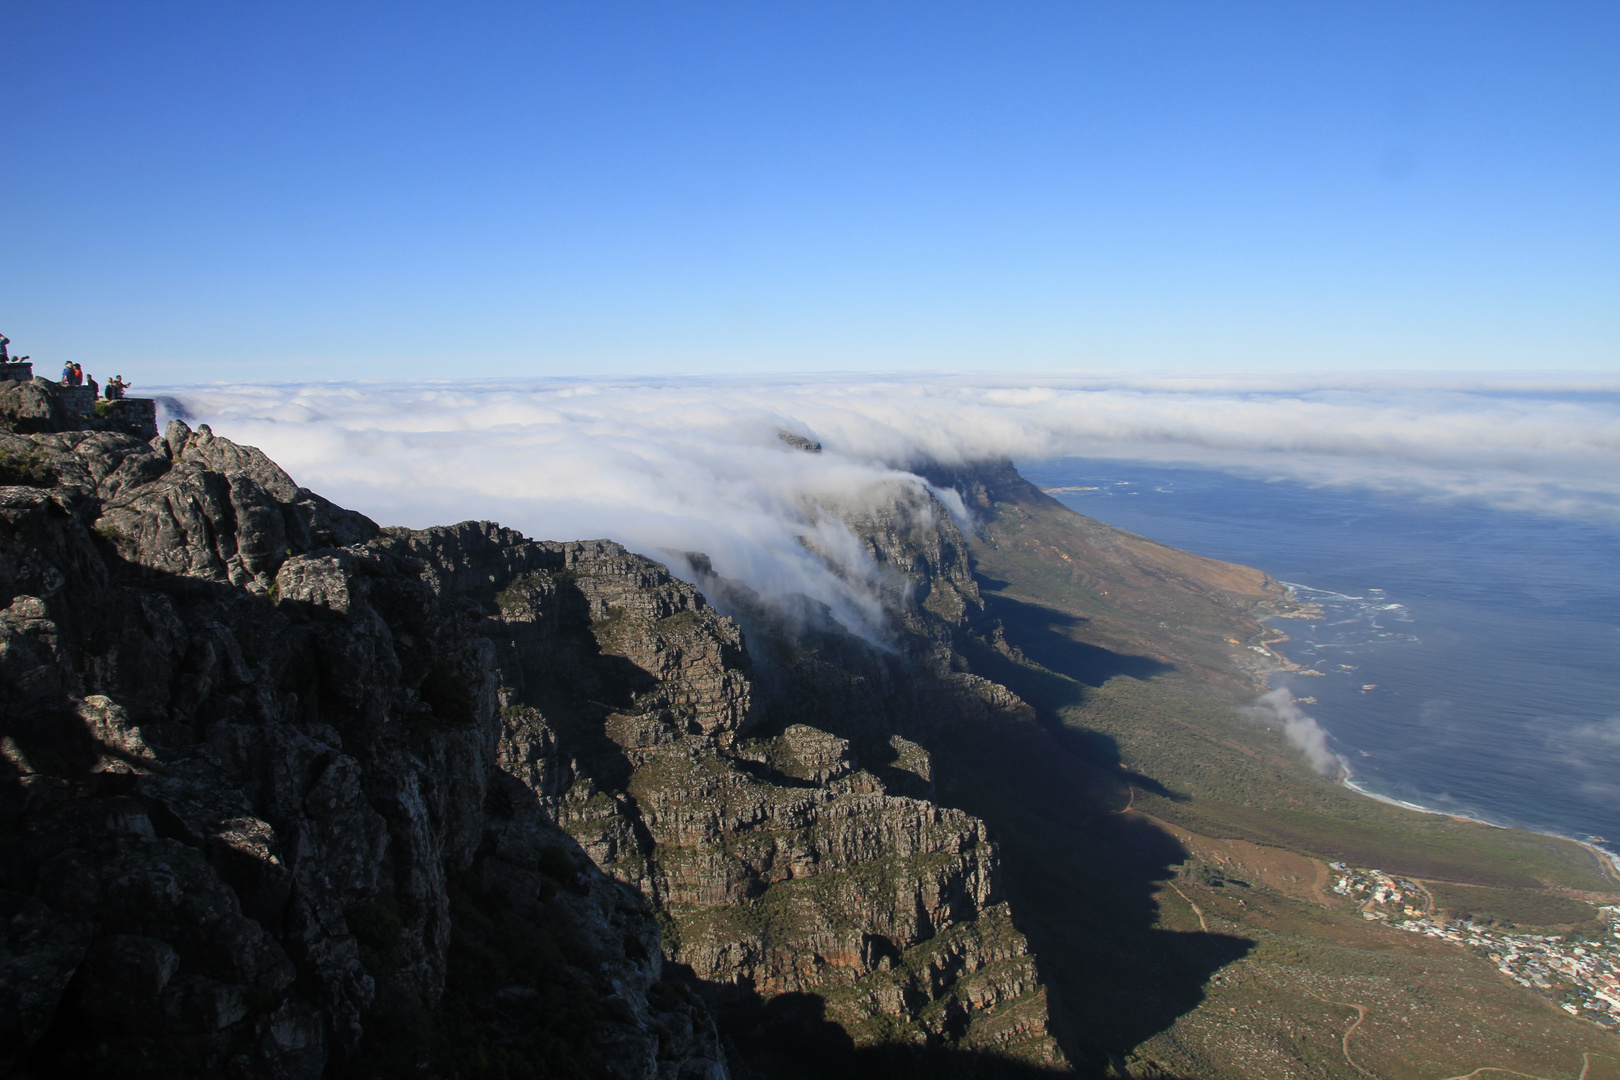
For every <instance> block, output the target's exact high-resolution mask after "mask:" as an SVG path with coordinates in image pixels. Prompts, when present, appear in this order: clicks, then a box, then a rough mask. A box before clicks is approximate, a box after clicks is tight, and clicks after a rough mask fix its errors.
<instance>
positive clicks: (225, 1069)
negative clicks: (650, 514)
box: [0, 384, 1061, 1078]
mask: <svg viewBox="0 0 1620 1080" xmlns="http://www.w3.org/2000/svg"><path fill="white" fill-rule="evenodd" d="M47 385H48V384H47ZM41 393H42V394H45V396H46V397H48V392H46V391H42V392H41ZM36 396H37V395H36ZM30 400H32V399H30ZM30 409H32V411H33V412H36V413H37V412H40V411H41V410H43V411H44V413H45V414H47V415H46V421H49V415H48V414H49V409H48V401H47V402H46V403H45V404H44V405H39V404H38V403H37V402H36V403H35V404H34V405H32V406H30ZM9 426H11V427H12V428H13V432H14V433H12V434H0V463H3V464H4V465H5V468H6V474H5V475H4V476H0V481H4V482H5V483H8V484H10V485H12V486H8V487H0V609H3V610H0V694H3V697H0V829H3V832H0V905H3V907H4V909H5V913H6V917H7V930H6V933H7V941H6V948H5V950H4V954H3V957H0V1024H3V1025H5V1028H6V1030H5V1032H4V1034H5V1038H4V1040H3V1042H0V1074H7V1073H8V1074H11V1075H18V1076H54V1075H87V1076H96V1075H107V1076H110V1075H118V1076H130V1075H152V1076H182V1075H195V1076H204V1075H223V1074H225V1073H230V1074H232V1075H251V1076H264V1077H293V1076H310V1077H313V1076H319V1075H323V1074H328V1075H335V1076H344V1075H353V1076H395V1075H464V1076H523V1075H535V1076H540V1075H595V1076H611V1077H647V1078H651V1077H669V1078H675V1077H681V1078H695V1077H719V1076H724V1075H727V1071H728V1062H727V1054H726V1050H725V1049H724V1047H725V1046H726V1045H728V1044H729V1045H730V1046H731V1048H732V1055H731V1060H730V1063H729V1065H730V1069H731V1071H732V1073H734V1074H736V1075H750V1074H760V1073H761V1072H764V1073H768V1074H780V1073H785V1072H787V1071H791V1070H789V1069H787V1068H786V1067H785V1066H782V1067H779V1066H781V1065H782V1063H781V1062H780V1060H779V1057H780V1054H781V1052H782V1048H783V1047H785V1046H793V1045H797V1044H795V1043H794V1042H793V1037H794V1033H795V1032H798V1033H799V1034H803V1033H804V1032H805V1031H807V1030H812V1029H813V1030H812V1033H820V1034H821V1035H823V1036H824V1035H827V1033H829V1032H830V1033H831V1039H830V1042H829V1041H828V1039H826V1038H823V1039H822V1040H821V1043H820V1044H818V1045H820V1046H821V1051H824V1052H825V1053H826V1054H830V1055H832V1056H831V1057H828V1058H826V1060H828V1061H834V1060H840V1061H842V1060H850V1055H851V1054H858V1053H859V1052H860V1051H861V1048H862V1047H869V1046H891V1047H892V1046H897V1045H898V1046H912V1047H916V1048H919V1049H927V1048H934V1049H938V1048H942V1047H959V1048H964V1049H977V1050H980V1051H982V1052H984V1053H985V1054H986V1055H988V1056H986V1057H985V1059H984V1060H986V1061H1009V1062H1010V1061H1023V1062H1029V1063H1040V1064H1047V1065H1057V1064H1060V1063H1061V1055H1060V1054H1059V1053H1058V1051H1057V1049H1056V1045H1055V1043H1054V1042H1053V1040H1052V1038H1051V1036H1050V1034H1049V1033H1048V1030H1047V1025H1048V1020H1047V1007H1046V1001H1045V992H1044V990H1043V989H1042V987H1041V984H1040V982H1039V980H1038V978H1037V973H1036V970H1035V965H1034V961H1033V959H1032V957H1031V956H1030V954H1029V950H1028V948H1027V945H1026V943H1025V941H1024V938H1023V936H1022V935H1021V934H1020V933H1019V931H1018V930H1017V929H1016V928H1015V926H1014V924H1013V918H1012V912H1011V911H1010V909H1009V904H1008V900H1007V898H1006V896H1005V895H1004V894H1003V890H1002V887H1001V885H1000V881H999V872H998V865H997V856H996V851H995V847H994V844H993V843H992V840H991V838H990V837H988V836H987V835H986V831H985V827H984V825H983V824H982V823H981V822H980V821H978V820H977V819H975V818H973V817H972V816H970V815H969V814H967V813H964V812H963V811H962V810H960V809H953V808H952V807H951V806H950V805H949V802H950V800H949V799H947V798H941V797H940V796H941V793H940V792H939V791H938V790H936V788H937V778H936V775H935V766H934V763H933V761H932V760H931V757H930V751H929V749H928V745H929V740H930V737H931V733H934V732H938V731H940V730H945V729H948V728H950V727H952V726H953V725H962V724H980V725H994V724H998V723H1004V724H1018V723H1027V722H1029V721H1028V716H1027V713H1028V710H1027V708H1025V707H1024V706H1023V705H1022V703H1021V702H1019V701H1018V700H1017V699H1016V698H1014V697H1013V696H1012V695H1011V694H1009V693H1008V692H1006V691H1005V690H1003V689H1001V688H1000V687H997V686H995V684H993V683H988V682H986V681H985V680H982V679H979V678H977V677H975V676H972V675H968V674H965V673H963V672H962V671H960V670H958V669H959V668H961V667H962V664H961V663H960V662H959V660H958V659H957V658H956V653H955V652H954V645H955V643H957V642H958V641H959V640H960V639H961V638H962V636H963V635H969V634H982V633H993V628H992V630H991V631H986V630H985V628H984V627H983V626H982V625H980V624H979V623H978V622H976V619H978V618H979V613H980V612H982V604H981V603H980V602H979V600H978V596H977V592H976V590H975V589H974V587H973V581H972V577H971V575H970V574H969V573H968V569H967V563H966V555H965V545H964V544H963V542H962V538H961V536H960V534H959V533H958V532H957V531H956V526H955V525H954V524H953V522H952V521H951V519H950V516H949V514H948V513H946V512H945V511H944V508H943V507H942V506H940V505H939V504H938V503H937V501H936V500H933V499H932V498H931V496H928V495H927V494H926V492H925V490H924V489H922V488H920V487H916V488H912V487H902V488H897V489H896V490H894V491H890V492H879V493H874V494H873V497H872V498H871V499H870V500H869V501H868V502H867V503H866V504H864V505H863V506H861V507H826V508H824V511H825V512H827V513H833V514H838V515H840V516H842V517H843V518H844V520H846V521H847V522H849V523H850V524H851V526H852V528H853V529H854V531H855V533H856V535H857V536H859V537H860V538H861V540H862V542H863V543H865V544H866V545H867V546H868V550H869V551H870V553H871V555H872V556H873V557H874V559H876V560H877V561H878V562H879V564H880V565H881V566H883V567H885V568H886V571H885V572H886V573H888V574H889V577H888V578H887V579H886V581H887V585H886V587H885V589H884V600H885V603H886V605H887V609H888V611H889V614H890V616H891V618H890V623H891V627H892V634H891V637H889V638H888V639H886V640H882V641H866V640H863V639H860V638H856V637H854V636H853V635H851V634H849V633H848V632H847V631H844V630H843V629H842V628H841V627H839V626H838V625H837V624H836V623H833V622H831V620H829V619H826V618H825V616H824V615H819V616H818V615H817V613H815V612H802V613H799V614H798V615H795V616H794V617H792V618H789V617H787V616H785V615H783V614H782V613H781V612H780V611H775V610H767V609H766V608H765V607H764V606H762V605H760V604H758V603H757V601H755V600H754V599H753V598H752V597H751V596H749V595H748V594H747V592H746V590H743V589H741V588H739V587H737V586H736V585H734V584H732V583H728V582H725V581H723V580H721V579H718V578H715V577H714V576H713V575H712V573H711V572H710V571H709V569H708V567H707V563H706V561H705V560H703V559H702V558H701V557H697V556H694V557H692V558H691V565H690V566H689V567H683V568H682V571H683V574H684V575H685V576H687V577H690V578H693V579H694V580H697V581H698V582H699V583H700V584H701V585H702V586H703V587H704V589H705V591H707V592H709V593H711V594H712V595H714V596H715V597H716V598H717V599H720V600H721V601H722V602H723V604H724V606H725V608H726V610H727V611H728V612H731V613H732V614H733V615H735V616H736V617H735V618H732V617H728V616H723V615H721V614H719V613H718V612H717V611H716V610H715V609H714V608H713V607H712V606H711V605H710V604H709V603H708V602H707V601H706V600H705V597H704V595H702V594H701V593H700V592H699V591H698V590H697V589H696V588H694V587H693V586H692V585H690V584H687V583H686V582H684V581H681V580H677V579H676V578H675V577H674V576H672V575H671V574H670V573H669V572H668V571H667V570H666V569H665V568H664V567H662V566H660V565H658V564H656V563H654V562H651V561H649V560H647V559H644V558H641V557H639V556H636V555H633V554H630V553H628V552H626V551H625V550H623V549H622V548H620V547H618V546H617V545H614V544H611V543H606V542H601V541H596V542H585V543H569V544H559V543H545V542H537V541H533V540H529V539H527V538H525V537H523V536H520V535H518V534H517V533H514V532H512V531H510V530H506V529H501V528H499V527H497V526H494V525H489V524H473V523H464V524H462V525H458V526H454V527H450V528H441V529H432V530H426V531H420V532H413V531H408V530H400V529H381V528H379V527H377V526H376V525H375V524H374V523H372V522H371V521H369V520H367V519H366V518H364V517H362V516H360V515H358V514H355V513H353V512H350V511H346V510H343V509H341V508H339V507H336V506H334V505H332V504H331V503H329V502H327V501H326V500H324V499H322V498H320V497H319V496H317V495H315V494H313V493H312V492H309V491H308V490H306V489H303V488H300V487H298V486H297V485H296V484H295V483H294V482H293V481H292V480H291V479H290V478H289V477H288V476H287V475H286V474H285V473H284V472H282V471H281V470H280V469H279V468H278V467H276V466H275V465H274V464H273V463H272V462H270V461H269V460H268V459H267V458H265V457H264V456H263V455H262V454H260V453H259V452H258V451H256V450H254V449H252V448H250V447H243V446H238V445H236V444H234V443H231V442H229V441H228V440H225V439H222V438H216V437H214V436H213V435H212V434H211V433H210V432H209V430H208V429H207V428H206V427H203V428H199V429H198V430H197V431H191V430H189V429H188V428H187V427H185V425H183V424H179V423H171V424H170V425H169V427H168V429H167V431H166V432H165V433H164V434H163V435H162V436H160V437H157V438H153V439H150V440H142V439H140V438H137V437H135V436H133V435H130V434H126V433H121V432H115V431H100V432H91V431H50V430H46V429H48V428H49V427H51V426H53V425H52V424H51V423H49V422H44V423H38V422H34V420H29V421H28V422H26V423H12V424H10V425H9ZM863 515H864V516H863ZM739 624H741V625H739ZM744 629H747V630H748V631H749V633H750V636H749V639H748V640H747V641H746V642H745V639H744V634H743V630H744ZM716 1018H718V1019H719V1021H720V1025H721V1026H720V1027H717V1026H716ZM773 1024H774V1025H775V1026H774V1027H773ZM807 1025H808V1026H807ZM778 1036H780V1037H778ZM801 1041H802V1040H801ZM811 1041H812V1042H814V1040H811ZM807 1045H808V1044H807ZM821 1051H818V1052H821ZM808 1052H809V1051H806V1053H808ZM795 1053H797V1051H795ZM773 1055H777V1056H776V1057H773ZM840 1055H842V1057H840ZM804 1060H809V1059H808V1058H806V1059H804ZM918 1060H921V1059H918ZM799 1064H800V1066H801V1067H803V1060H801V1061H800V1062H799Z"/></svg>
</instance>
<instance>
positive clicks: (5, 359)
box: [0, 334, 129, 401]
mask: <svg viewBox="0 0 1620 1080" xmlns="http://www.w3.org/2000/svg"><path fill="white" fill-rule="evenodd" d="M10 344H11V339H10V338H8V337H6V335H4V334H0V364H22V363H26V362H27V361H28V357H26V356H12V355H11V352H10V351H9V349H8V346H9V345H10ZM62 385H63V386H88V387H90V394H91V396H92V397H100V396H102V394H103V393H105V394H106V398H107V400H108V401H117V400H118V399H119V398H121V397H123V396H124V391H125V390H128V389H129V383H128V382H127V381H126V380H125V379H124V377H123V376H122V375H114V376H113V377H112V379H111V380H110V381H109V382H108V383H107V388H106V390H105V391H103V390H102V388H101V387H100V386H98V385H97V384H96V380H95V377H94V376H92V375H86V374H85V373H84V368H82V367H80V366H79V365H78V364H75V363H73V362H72V361H71V360H70V361H68V362H67V363H66V364H63V365H62Z"/></svg>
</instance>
